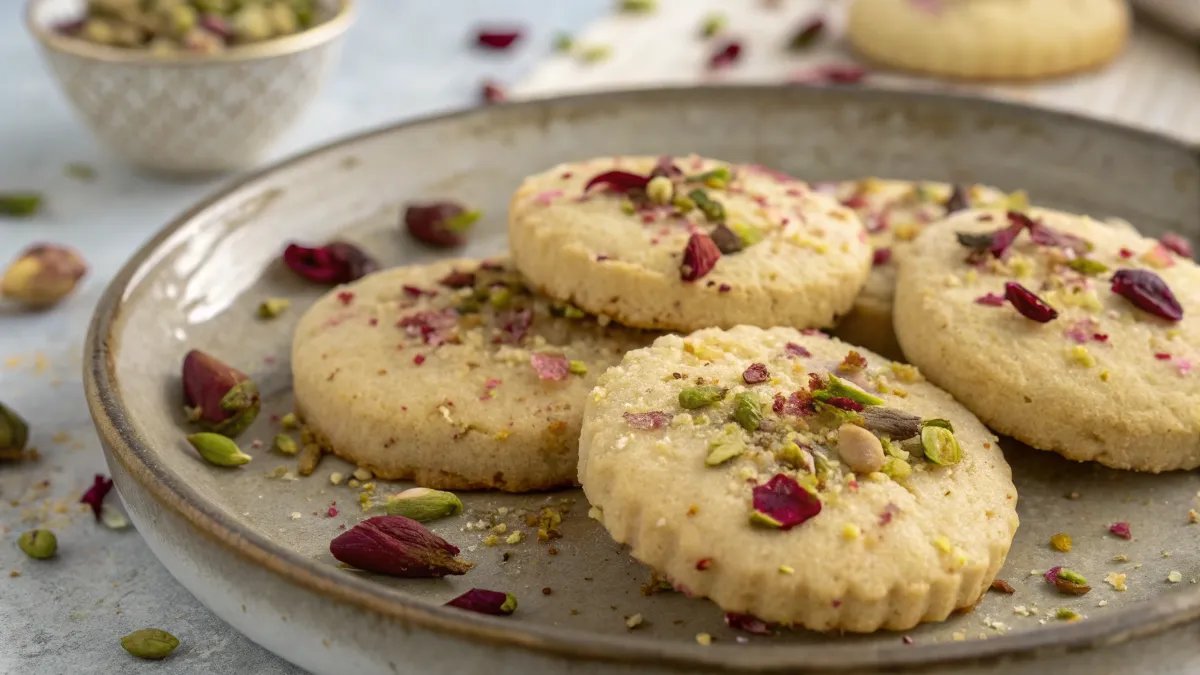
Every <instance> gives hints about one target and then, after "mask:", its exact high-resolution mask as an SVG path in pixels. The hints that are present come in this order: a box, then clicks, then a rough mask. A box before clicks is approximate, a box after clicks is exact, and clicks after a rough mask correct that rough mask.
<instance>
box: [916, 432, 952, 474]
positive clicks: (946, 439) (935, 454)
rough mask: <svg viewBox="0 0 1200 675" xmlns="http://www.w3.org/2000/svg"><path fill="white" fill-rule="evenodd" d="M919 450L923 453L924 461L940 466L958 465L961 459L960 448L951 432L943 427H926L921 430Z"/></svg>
mask: <svg viewBox="0 0 1200 675" xmlns="http://www.w3.org/2000/svg"><path fill="white" fill-rule="evenodd" d="M921 449H922V450H923V451H924V453H925V459H927V460H929V461H931V462H933V463H934V464H940V465H942V466H950V465H952V464H958V462H959V461H960V460H961V459H962V447H960V446H959V444H958V439H956V438H955V437H954V433H953V432H952V431H950V430H949V429H946V428H944V427H939V426H926V427H925V428H924V429H922V430H921Z"/></svg>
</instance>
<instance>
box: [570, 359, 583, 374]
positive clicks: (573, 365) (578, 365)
mask: <svg viewBox="0 0 1200 675" xmlns="http://www.w3.org/2000/svg"><path fill="white" fill-rule="evenodd" d="M567 372H568V373H571V374H573V375H587V364H586V363H584V362H583V361H568V362H567Z"/></svg>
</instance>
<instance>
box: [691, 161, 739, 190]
mask: <svg viewBox="0 0 1200 675" xmlns="http://www.w3.org/2000/svg"><path fill="white" fill-rule="evenodd" d="M687 179H688V181H690V182H694V183H704V184H705V185H707V186H708V187H710V188H713V189H716V190H724V189H725V188H726V187H728V186H729V181H731V180H733V172H732V171H730V170H729V169H728V168H726V167H723V166H718V167H717V168H715V169H713V170H712V171H705V172H704V173H701V174H697V175H695V176H688V178H687Z"/></svg>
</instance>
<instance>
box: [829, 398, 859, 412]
mask: <svg viewBox="0 0 1200 675" xmlns="http://www.w3.org/2000/svg"><path fill="white" fill-rule="evenodd" d="M825 402H826V403H828V404H829V405H831V406H833V407H835V408H841V409H842V410H849V411H851V412H860V411H861V410H862V409H863V407H864V406H863V404H861V403H859V402H858V401H855V400H854V399H851V398H846V397H845V396H832V397H830V398H828V399H826V400H825Z"/></svg>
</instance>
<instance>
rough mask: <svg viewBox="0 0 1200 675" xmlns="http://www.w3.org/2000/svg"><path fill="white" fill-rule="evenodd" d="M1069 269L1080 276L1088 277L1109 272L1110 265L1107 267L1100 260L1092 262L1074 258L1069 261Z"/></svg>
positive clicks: (1086, 259)
mask: <svg viewBox="0 0 1200 675" xmlns="http://www.w3.org/2000/svg"><path fill="white" fill-rule="evenodd" d="M1067 267H1070V268H1071V269H1073V270H1075V271H1076V272H1079V273H1080V274H1086V275H1088V276H1095V275H1097V274H1104V273H1105V272H1107V271H1108V265H1105V264H1104V263H1102V262H1100V261H1098V260H1090V259H1088V258H1072V259H1071V260H1068V261H1067Z"/></svg>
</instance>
